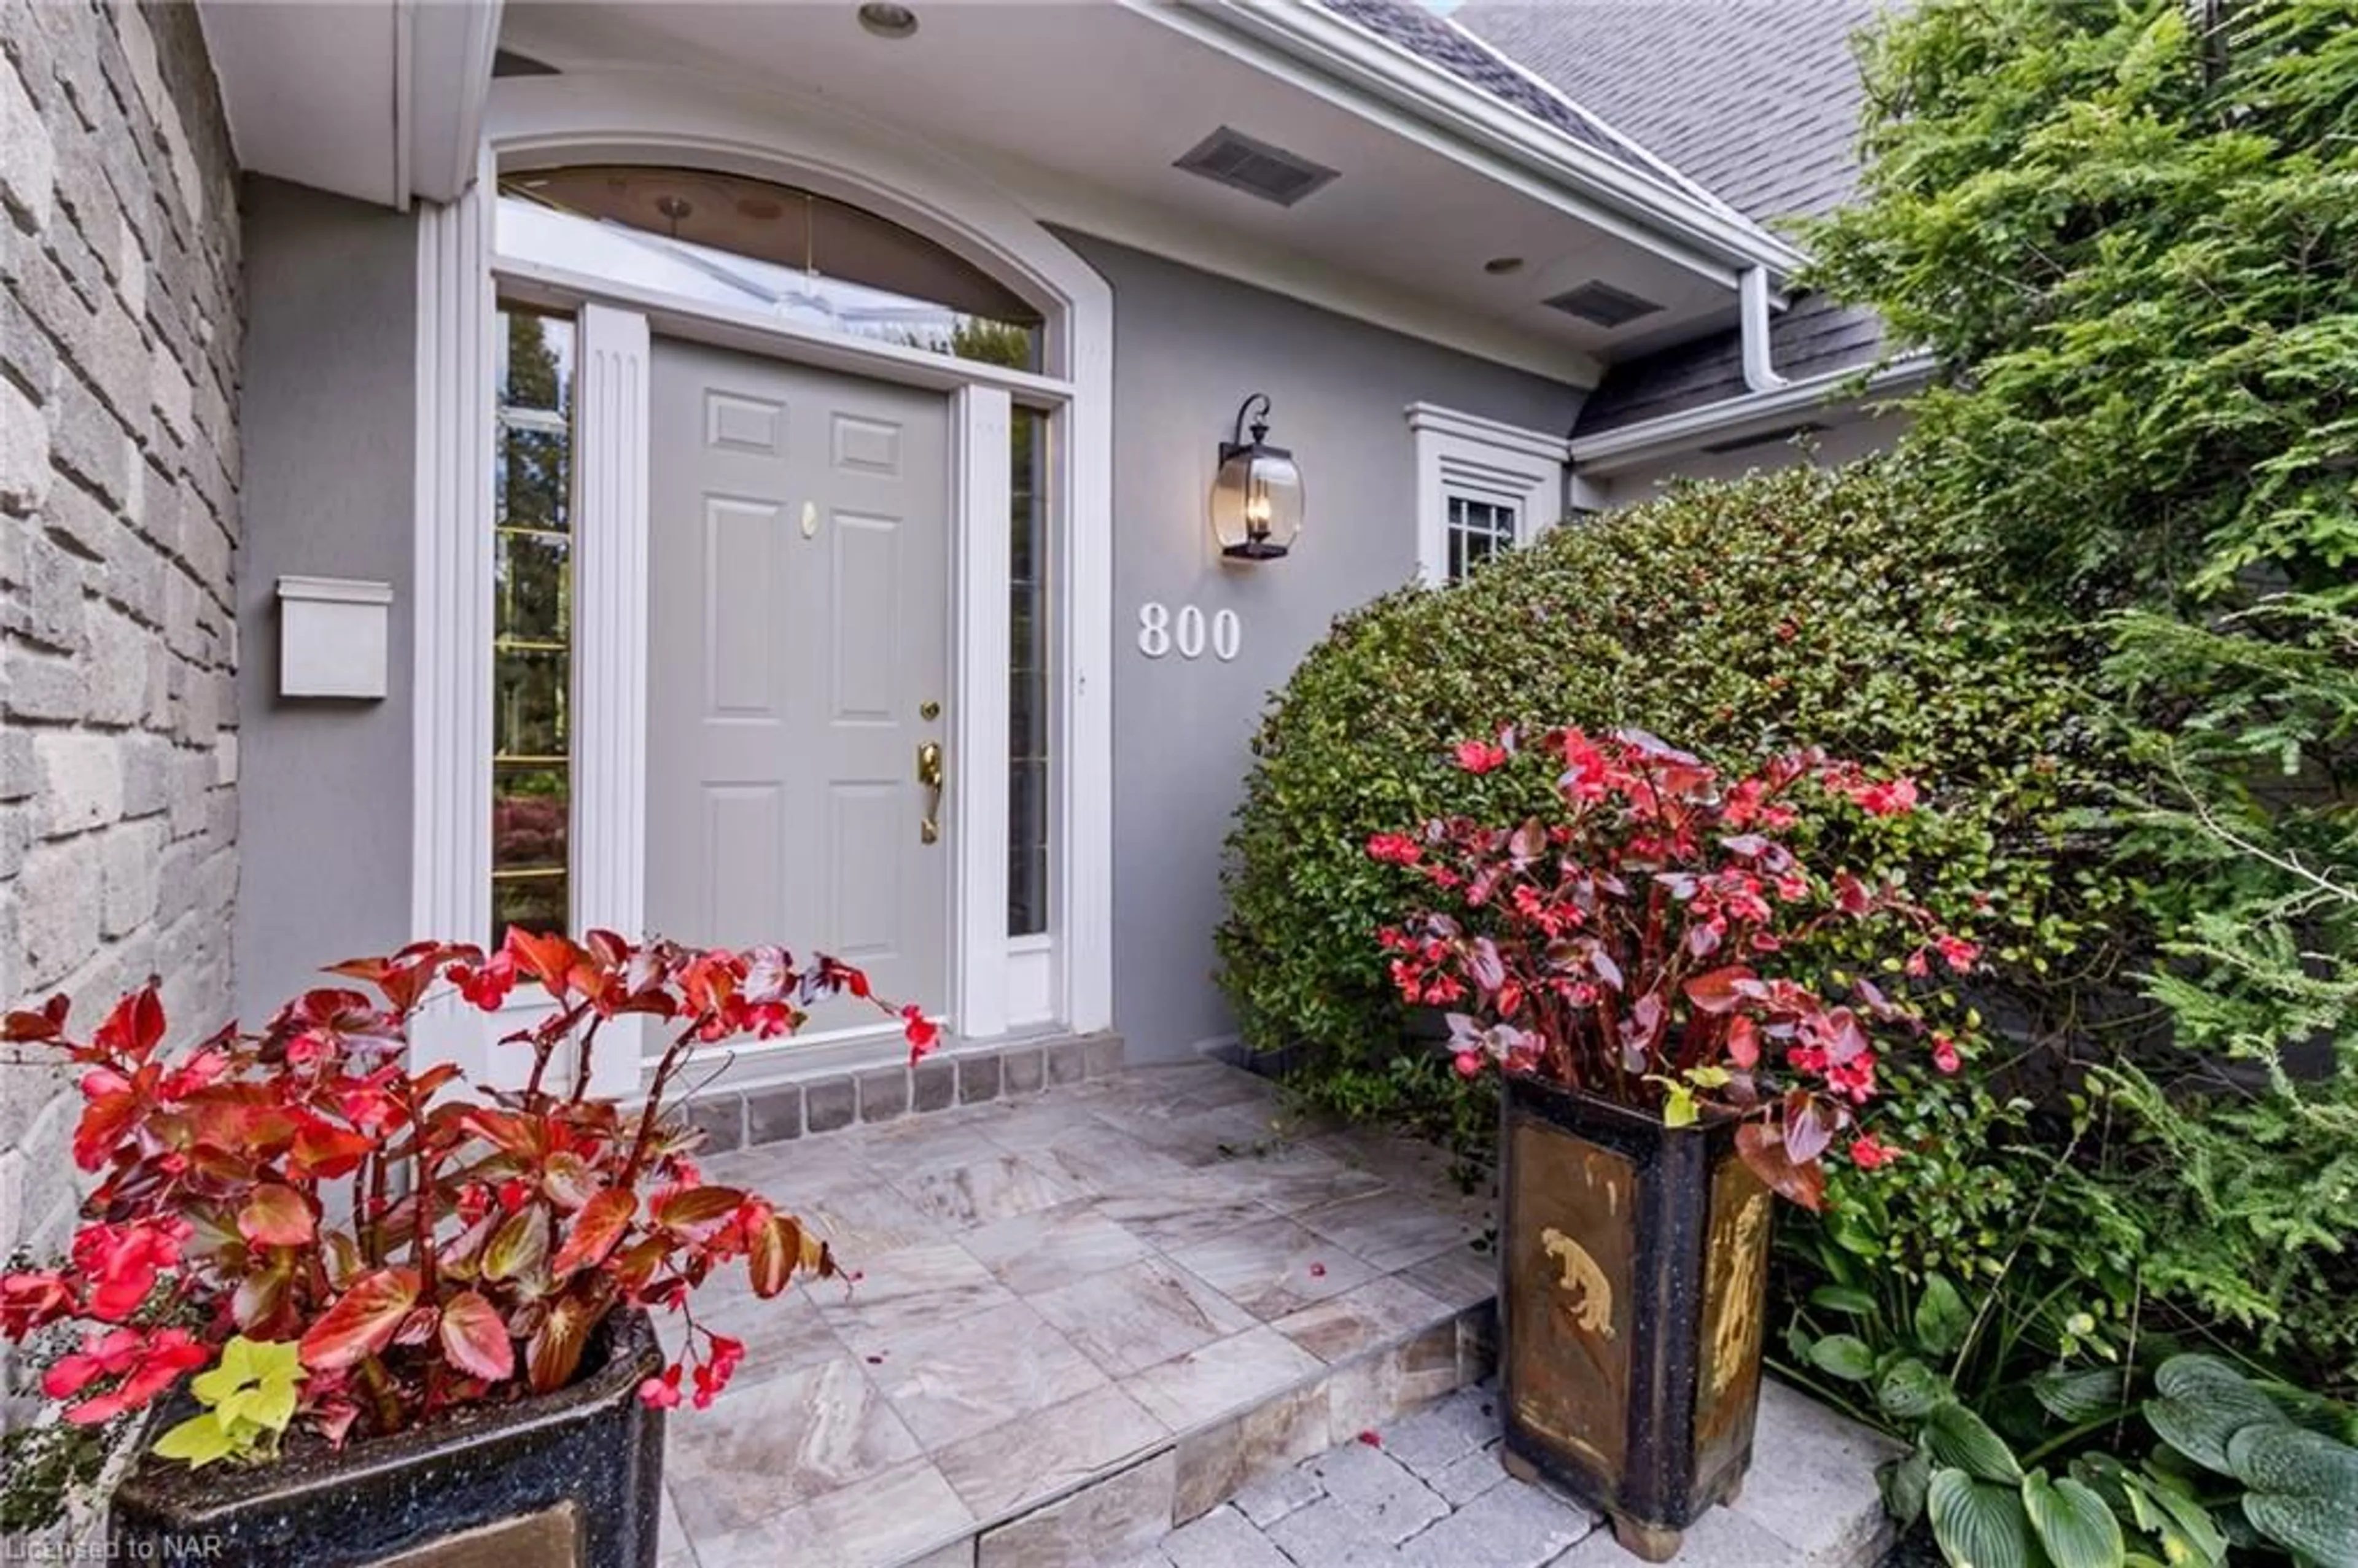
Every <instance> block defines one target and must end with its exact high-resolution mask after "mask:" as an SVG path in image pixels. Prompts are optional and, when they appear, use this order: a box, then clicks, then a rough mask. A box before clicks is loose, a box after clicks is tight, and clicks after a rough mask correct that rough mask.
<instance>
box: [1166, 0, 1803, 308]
mask: <svg viewBox="0 0 2358 1568" xmlns="http://www.w3.org/2000/svg"><path fill="white" fill-rule="evenodd" d="M1197 9H1200V10H1202V11H1205V12H1208V13H1212V14H1217V15H1220V16H1225V17H1227V18H1228V19H1230V20H1231V21H1233V22H1242V23H1245V24H1247V25H1249V27H1250V28H1251V30H1252V31H1253V32H1255V33H1256V34H1258V35H1260V37H1262V38H1266V39H1269V40H1271V41H1272V42H1274V43H1276V44H1278V45H1279V47H1281V48H1282V49H1285V50H1286V51H1287V52H1288V53H1291V54H1293V55H1294V56H1295V57H1296V58H1298V59H1308V60H1312V61H1314V62H1315V63H1317V64H1319V65H1321V66H1323V67H1325V69H1327V70H1330V71H1333V72H1334V73H1336V75H1338V76H1340V77H1342V78H1344V79H1345V80H1347V81H1349V82H1351V83H1352V84H1353V85H1356V86H1357V87H1359V88H1361V89H1363V90H1368V91H1372V92H1376V93H1378V94H1379V95H1381V96H1383V97H1385V98H1387V99H1389V100H1390V101H1391V102H1393V103H1398V104H1400V105H1401V106H1402V107H1405V108H1407V109H1409V110H1411V111H1412V113H1414V114H1416V115H1417V117H1418V118H1420V119H1422V120H1423V121H1425V122H1426V123H1427V124H1434V125H1438V126H1441V127H1443V128H1445V129H1448V130H1451V131H1453V132H1455V133H1456V134H1457V135H1462V136H1465V137H1466V138H1467V139H1468V140H1470V141H1473V142H1475V143H1476V145H1478V146H1483V147H1485V148H1487V149H1488V150H1489V151H1492V152H1494V153H1497V154H1499V155H1502V156H1504V157H1508V158H1509V159H1511V160H1513V161H1515V162H1517V163H1519V164H1520V165H1521V166H1522V167H1523V168H1526V169H1528V170H1530V171H1531V172H1534V173H1537V174H1540V175H1541V176H1542V177H1544V178H1550V179H1552V180H1553V181H1555V182H1557V183H1559V184H1562V185H1564V186H1568V187H1571V188H1572V189H1575V190H1577V191H1579V192H1581V193H1583V194H1585V195H1587V196H1589V197H1591V198H1593V199H1595V200H1598V201H1601V202H1603V203H1604V204H1606V205H1607V206H1610V207H1612V208H1615V209H1616V210H1617V211H1622V212H1625V213H1627V214H1628V215H1630V216H1633V217H1636V218H1639V219H1640V220H1641V221H1643V222H1645V224H1646V225H1647V226H1648V227H1649V228H1651V229H1653V230H1655V231H1656V232H1660V233H1661V234H1663V235H1664V236H1665V237H1666V238H1671V239H1674V240H1676V241H1678V242H1681V243H1683V244H1684V245H1685V246H1687V247H1689V248H1692V249H1693V250H1696V251H1699V252H1701V253H1703V254H1704V256H1707V257H1709V258H1710V259H1711V260H1712V261H1714V262H1716V263H1718V264H1720V265H1722V266H1725V267H1728V268H1731V269H1734V270H1738V271H1741V270H1742V269H1744V268H1747V267H1760V268H1765V269H1767V271H1768V273H1771V274H1774V275H1776V276H1779V277H1786V276H1791V275H1792V274H1793V273H1795V272H1797V271H1799V270H1800V269H1801V266H1802V265H1803V264H1804V262H1805V261H1806V260H1807V258H1806V257H1804V256H1803V255H1802V254H1801V252H1800V251H1797V250H1795V249H1794V248H1793V247H1792V246H1790V245H1789V244H1787V243H1784V242H1783V241H1782V240H1779V239H1778V238H1777V237H1776V236H1775V235H1773V234H1770V233H1768V232H1766V231H1764V230H1762V229H1760V228H1758V227H1756V226H1755V225H1753V224H1752V223H1750V222H1747V221H1745V220H1744V219H1742V218H1741V217H1738V216H1736V215H1733V214H1731V213H1730V212H1728V211H1723V210H1721V209H1719V208H1717V207H1715V206H1714V205H1712V204H1710V203H1707V202H1704V201H1699V200H1695V199H1694V198H1693V197H1691V196H1689V195H1687V194H1686V193H1685V192H1684V191H1682V190H1680V189H1676V188H1675V187H1673V186H1671V185H1670V184H1668V183H1666V182H1664V181H1662V180H1659V179H1655V178H1650V177H1648V176H1646V175H1642V174H1639V172H1638V171H1637V170H1635V169H1632V168H1629V167H1628V166H1627V165H1625V164H1622V163H1620V162H1618V161H1617V160H1616V159H1614V158H1611V157H1606V155H1605V154H1604V153H1602V152H1599V151H1597V150H1596V149H1595V148H1593V147H1590V146H1587V145H1586V144H1585V143H1582V142H1580V141H1578V140H1575V139H1574V138H1573V137H1571V136H1569V135H1565V134H1564V133H1563V132H1562V131H1560V130H1558V129H1557V128H1556V127H1554V126H1553V125H1550V124H1547V123H1545V122H1544V121H1541V120H1540V119H1537V118H1535V117H1534V116H1532V115H1531V114H1527V113H1525V112H1524V111H1522V110H1520V109H1518V108H1516V107H1515V106H1514V105H1512V104H1510V103H1504V102H1502V101H1500V100H1498V99H1497V98H1494V97H1491V96H1490V95H1489V94H1487V93H1485V92H1482V91H1480V90H1479V89H1478V88H1476V87H1474V86H1472V85H1470V84H1469V83H1467V82H1466V81H1461V80H1460V79H1459V78H1457V77H1456V76H1455V75H1453V74H1452V73H1450V72H1449V71H1448V70H1444V68H1442V67H1441V66H1438V65H1435V64H1433V62H1432V61H1430V60H1427V59H1424V58H1423V57H1422V56H1421V55H1418V54H1416V53H1414V52H1412V51H1411V50H1409V49H1404V48H1402V47H1401V45H1399V44H1396V43H1393V42H1392V41H1391V40H1390V39H1389V38H1382V37H1380V36H1379V35H1377V34H1375V33H1372V32H1369V31H1368V29H1366V28H1364V27H1360V26H1359V25H1358V24H1357V23H1355V22H1351V21H1349V20H1347V19H1346V18H1344V17H1341V16H1336V14H1334V13H1333V12H1330V11H1328V10H1326V9H1325V7H1323V6H1320V5H1304V4H1303V3H1302V0H1204V3H1203V4H1202V5H1200V6H1199V7H1197Z"/></svg>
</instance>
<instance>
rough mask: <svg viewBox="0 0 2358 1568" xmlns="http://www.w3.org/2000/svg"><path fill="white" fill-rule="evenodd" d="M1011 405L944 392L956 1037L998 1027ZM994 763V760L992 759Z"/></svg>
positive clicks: (992, 397) (992, 395)
mask: <svg viewBox="0 0 2358 1568" xmlns="http://www.w3.org/2000/svg"><path fill="white" fill-rule="evenodd" d="M1011 410H1012V405H1011V402H1010V401H1009V399H1008V396H1007V394H1006V392H1005V391H1004V390H1003V389H1001V388H999V387H995V386H969V387H967V388H965V389H964V390H963V391H960V392H958V393H957V394H956V395H953V396H952V398H951V399H950V468H951V473H952V475H953V478H952V481H951V487H950V493H951V496H952V498H953V499H952V502H951V506H952V511H953V514H954V516H955V519H956V525H957V533H956V534H955V535H953V537H952V539H951V542H950V606H951V615H950V638H951V643H950V684H951V686H952V687H953V688H954V689H955V691H956V692H957V697H956V704H955V706H954V707H953V708H951V710H950V720H951V722H950V733H949V741H950V744H949V763H948V768H949V780H948V784H949V787H948V792H947V793H948V795H949V800H948V806H949V819H950V829H951V833H952V835H953V837H952V838H951V840H950V841H951V843H952V844H953V845H954V846H955V847H956V848H957V861H956V863H955V864H954V865H953V866H952V867H951V869H950V908H951V910H952V912H953V914H952V916H951V924H950V996H949V998H948V1000H949V1003H950V1011H951V1017H952V1019H953V1020H954V1022H955V1023H956V1025H957V1032H958V1033H960V1034H962V1035H965V1036H966V1037H967V1038H968V1039H970V1040H989V1039H993V1038H996V1037H997V1036H999V1035H1001V1034H1004V1033H1007V964H1008V951H1007V945H1008V936H1007V827H1008V823H1007V795H1008V784H1007V769H1008V762H1009V757H1008V746H1009V736H1008V709H1009V695H1008V669H1009V665H1010V664H1011V627H1010V624H1009V608H1008V606H1009V600H1008V591H1007V583H1008V574H1009V572H1010V570H1011V542H1010V539H1009V532H1008V518H1009V513H1008V497H1009V488H1010V485H1011V460H1010V456H1009V449H1008V436H1009V427H1010V425H1011ZM993 759H996V765H995V766H994V765H977V763H978V762H981V763H984V764H989V763H990V762H991V761H992V760H993Z"/></svg>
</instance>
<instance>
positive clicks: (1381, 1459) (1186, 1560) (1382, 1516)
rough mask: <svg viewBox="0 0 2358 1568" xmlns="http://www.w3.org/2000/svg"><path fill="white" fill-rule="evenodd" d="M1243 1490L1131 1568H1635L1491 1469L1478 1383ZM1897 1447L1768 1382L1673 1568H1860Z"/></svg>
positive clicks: (1488, 1417) (1488, 1385)
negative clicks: (1745, 1466)
mask: <svg viewBox="0 0 2358 1568" xmlns="http://www.w3.org/2000/svg"><path fill="white" fill-rule="evenodd" d="M1369 1435H1371V1436H1373V1437H1374V1438H1375V1440H1376V1441H1375V1442H1374V1443H1372V1444H1370V1443H1368V1442H1366V1441H1365V1440H1364V1439H1359V1438H1354V1439H1352V1440H1351V1441H1348V1442H1346V1443H1345V1444H1343V1445H1342V1446H1340V1447H1338V1448H1336V1449H1333V1450H1331V1451H1329V1452H1327V1453H1325V1454H1319V1455H1317V1456H1316V1457H1315V1458H1312V1459H1308V1460H1304V1461H1303V1463H1302V1464H1300V1465H1295V1466H1294V1467H1293V1469H1291V1470H1285V1471H1282V1472H1280V1473H1278V1474H1277V1475H1274V1476H1270V1477H1268V1478H1267V1479H1265V1480H1261V1481H1258V1482H1255V1483H1254V1484H1253V1485H1251V1486H1249V1487H1246V1488H1245V1489H1244V1490H1242V1491H1240V1492H1238V1494H1237V1495H1236V1496H1235V1497H1234V1498H1231V1499H1230V1500H1229V1501H1228V1503H1227V1504H1225V1505H1223V1506H1222V1507H1220V1508H1217V1509H1213V1510H1212V1511H1211V1512H1210V1513H1207V1514H1206V1515H1204V1516H1203V1517H1202V1518H1201V1519H1196V1520H1195V1521H1194V1522H1192V1523H1190V1524H1187V1525H1184V1526H1182V1527H1181V1528H1180V1529H1178V1530H1174V1531H1172V1532H1171V1533H1170V1534H1169V1535H1167V1536H1165V1537H1163V1540H1162V1541H1160V1542H1158V1543H1157V1544H1156V1546H1155V1548H1154V1550H1153V1551H1152V1552H1148V1553H1146V1554H1145V1555H1144V1556H1142V1557H1141V1558H1139V1559H1137V1560H1136V1561H1135V1562H1134V1563H1130V1564H1128V1565H1127V1568H1635V1564H1636V1563H1637V1562H1638V1560H1637V1559H1636V1558H1634V1557H1631V1556H1630V1555H1628V1553H1627V1552H1623V1551H1622V1550H1621V1549H1620V1547H1619V1546H1617V1544H1615V1542H1614V1540H1613V1532H1612V1531H1611V1530H1608V1529H1606V1528H1605V1527H1604V1525H1603V1524H1602V1523H1601V1522H1600V1521H1599V1519H1597V1517H1596V1516H1595V1514H1593V1513H1591V1512H1589V1511H1588V1510H1586V1509H1581V1508H1578V1507H1575V1506H1574V1505H1573V1504H1571V1503H1569V1502H1566V1501H1564V1500H1563V1498H1558V1497H1556V1496H1555V1495H1554V1494H1552V1493H1551V1492H1547V1491H1545V1490H1542V1489H1541V1488H1540V1487H1528V1486H1525V1485H1523V1484H1522V1483H1520V1482H1519V1481H1515V1480H1511V1479H1509V1477H1508V1476H1507V1473H1506V1472H1505V1471H1504V1470H1502V1469H1500V1468H1499V1467H1498V1389H1497V1385H1496V1384H1495V1383H1493V1382H1491V1381H1489V1380H1487V1379H1486V1380H1485V1381H1484V1382H1482V1383H1481V1384H1480V1385H1478V1386H1476V1387H1473V1388H1467V1389H1463V1390H1459V1391H1458V1392H1456V1393H1455V1394H1452V1395H1451V1396H1449V1397H1448V1398H1447V1399H1445V1400H1442V1401H1441V1402H1440V1403H1439V1404H1437V1405H1434V1406H1433V1407H1431V1408H1430V1409H1427V1410H1424V1411H1419V1412H1417V1413H1416V1414H1414V1415H1412V1416H1408V1417H1406V1418H1404V1419H1402V1420H1401V1421H1399V1422H1394V1423H1392V1424H1390V1425H1389V1426H1386V1427H1383V1428H1381V1429H1379V1430H1377V1431H1374V1432H1373V1433H1370V1434H1369ZM1892 1452H1893V1449H1892V1446H1891V1445H1890V1444H1887V1442H1885V1440H1883V1439H1882V1438H1880V1437H1877V1435H1875V1434H1874V1433H1869V1432H1867V1431H1866V1429H1865V1428H1863V1427H1860V1426H1858V1425H1857V1424H1856V1423H1855V1422H1850V1421H1848V1420H1845V1419H1844V1418H1843V1417H1842V1416H1839V1415H1837V1414H1835V1413H1834V1412H1833V1411H1829V1410H1827V1409H1825V1408H1824V1407H1823V1406H1822V1405H1820V1404H1817V1403H1816V1402H1815V1401H1813V1400H1809V1399H1807V1398H1805V1397H1803V1396H1802V1395H1800V1394H1797V1393H1795V1392H1793V1391H1792V1390H1790V1389H1788V1388H1786V1387H1785V1386H1784V1385H1783V1384H1781V1383H1778V1382H1774V1381H1770V1382H1768V1383H1766V1384H1765V1385H1764V1387H1763V1389H1762V1391H1761V1403H1760V1426H1759V1433H1758V1437H1757V1438H1756V1440H1755V1443H1754V1457H1753V1464H1752V1471H1751V1474H1750V1476H1748V1477H1747V1481H1746V1485H1745V1489H1744V1496H1743V1498H1742V1499H1741V1500H1740V1501H1738V1502H1737V1503H1736V1505H1735V1506H1734V1507H1732V1508H1724V1509H1712V1510H1711V1512H1709V1513H1708V1514H1705V1515H1704V1517H1703V1518H1702V1519H1699V1520H1697V1521H1696V1522H1695V1524H1694V1526H1693V1528H1692V1529H1690V1530H1688V1531H1687V1534H1686V1541H1685V1544H1684V1546H1683V1548H1682V1550H1681V1552H1680V1553H1679V1555H1678V1558H1677V1562H1678V1563H1680V1564H1682V1568H1866V1565H1867V1564H1870V1563H1875V1562H1877V1560H1878V1559H1879V1558H1880V1557H1881V1556H1882V1555H1883V1553H1884V1552H1885V1551H1886V1550H1887V1548H1888V1547H1889V1545H1890V1543H1891V1528H1890V1522H1889V1520H1888V1519H1886V1518H1885V1516H1884V1512H1883V1504H1882V1500H1881V1499H1880V1498H1878V1497H1877V1495H1876V1488H1875V1475H1874V1473H1875V1466H1876V1465H1877V1464H1879V1463H1881V1462H1882V1460H1883V1459H1884V1458H1886V1457H1887V1456H1888V1455H1889V1454H1891V1453H1892Z"/></svg>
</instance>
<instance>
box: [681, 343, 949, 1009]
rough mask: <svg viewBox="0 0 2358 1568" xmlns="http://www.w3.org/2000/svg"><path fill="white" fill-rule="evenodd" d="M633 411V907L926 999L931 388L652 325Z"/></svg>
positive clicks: (933, 532) (933, 573) (697, 933)
mask: <svg viewBox="0 0 2358 1568" xmlns="http://www.w3.org/2000/svg"><path fill="white" fill-rule="evenodd" d="M649 425H650V436H651V438H652V447H653V450H652V453H651V460H650V465H649V467H650V479H649V488H650V492H651V495H650V502H651V505H650V531H651V541H650V543H651V548H650V550H649V566H648V578H649V581H648V594H649V608H650V622H651V624H650V628H649V644H650V667H649V671H648V692H647V695H648V722H647V741H648V749H649V757H648V768H647V811H648V818H649V820H648V825H647V852H648V865H647V920H648V926H649V929H650V930H651V931H653V932H654V933H656V934H658V935H667V936H673V937H676V938H678V939H680V940H682V941H687V942H692V943H708V944H721V945H726V946H741V945H744V944H749V943H753V942H779V943H783V944H784V945H785V946H788V947H790V948H792V949H794V950H795V952H796V953H797V954H804V953H807V952H810V951H812V950H814V949H816V950H821V951H826V952H830V953H833V954H835V955H836V956H837V957H840V958H842V959H844V960H845V961H847V962H849V963H852V964H857V965H859V966H860V967H861V968H864V969H866V970H868V972H869V974H870V976H871V979H873V981H874V982H875V986H876V989H877V991H878V992H879V993H880V994H882V995H885V996H889V997H891V998H892V1000H895V1001H914V1002H917V1003H919V1004H921V1005H923V1006H925V1008H926V1009H927V1011H938V1010H940V1009H941V1008H943V1007H944V1006H945V1005H946V1001H947V996H948V990H947V988H948V962H947V946H948V929H949V917H950V884H949V867H950V859H951V858H950V852H949V846H948V837H949V831H950V825H949V824H948V822H947V821H946V820H945V819H943V818H942V816H941V812H942V803H943V800H944V799H945V798H946V797H945V795H944V793H943V792H942V791H940V790H937V789H935V788H932V787H929V786H927V785H926V784H924V783H922V782H921V781H920V778H919V773H920V769H919V749H920V748H921V747H923V746H925V745H927V744H935V745H944V744H946V737H947V735H948V732H949V730H948V725H947V723H946V715H945V714H944V713H943V711H942V709H941V706H940V705H942V704H944V703H945V702H946V700H947V698H948V695H949V620H950V607H949V565H950V562H949V549H950V540H949V518H950V501H949V495H950V487H949V473H948V406H947V402H946V399H945V398H943V397H942V396H941V395H938V394H935V393H928V392H924V391H919V390H916V389H914V388H908V387H899V386H892V385H888V384H882V383H879V382H872V381H866V380H862V379H860V378H858V377H855V376H847V375H839V374H837V373H832V372H827V371H821V370H814V369H809V368H806V367H803V366H797V365H788V364H782V363H778V362H773V361H769V360H763V359H759V358H755V357H752V356H750V355H744V354H738V353H733V352H730V351H726V350H721V349H713V348H707V347H704V346H701V345H698V344H689V343H682V342H676V341H668V340H658V341H657V342H656V343H655V345H654V366H653V373H652V384H651V386H650V408H649ZM928 714H930V715H931V717H926V715H928ZM958 765H959V759H958V758H957V757H955V756H945V757H944V758H943V767H944V768H945V769H950V768H956V767H957V766H958ZM928 821H933V822H935V823H936V833H935V834H934V835H933V836H932V841H930V842H929V841H928V838H929V834H928V830H927V827H926V824H927V823H928ZM876 1016H877V1015H876V1014H875V1013H873V1012H872V1011H866V1010H864V1009H854V1008H852V1007H850V1006H849V1005H847V1004H844V1003H838V1004H836V1005H835V1006H833V1007H830V1008H828V1009H826V1010H823V1011H821V1012H820V1013H819V1014H818V1015H817V1016H816V1017H814V1019H813V1020H812V1024H811V1027H812V1028H814V1029H824V1028H828V1027H836V1026H840V1025H847V1024H855V1023H867V1022H875V1021H876Z"/></svg>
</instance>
